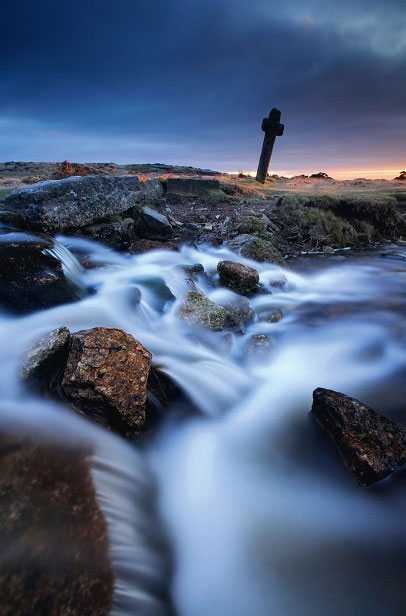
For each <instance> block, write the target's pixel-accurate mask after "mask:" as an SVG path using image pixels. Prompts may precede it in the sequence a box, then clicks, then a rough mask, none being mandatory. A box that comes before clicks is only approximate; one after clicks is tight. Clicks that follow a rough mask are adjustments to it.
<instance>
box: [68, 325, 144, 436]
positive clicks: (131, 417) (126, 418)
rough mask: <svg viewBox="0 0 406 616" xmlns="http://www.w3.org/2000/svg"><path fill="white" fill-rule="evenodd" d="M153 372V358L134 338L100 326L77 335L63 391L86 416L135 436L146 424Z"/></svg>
mask: <svg viewBox="0 0 406 616" xmlns="http://www.w3.org/2000/svg"><path fill="white" fill-rule="evenodd" d="M150 368H151V354H150V353H149V352H148V351H147V350H146V349H145V348H144V347H143V346H142V345H141V344H140V343H139V342H137V341H136V340H135V339H134V338H133V337H132V336H130V335H128V334H126V333H124V332H123V331H121V330H119V329H108V328H103V327H96V328H94V329H90V330H85V331H80V332H76V333H75V334H72V336H71V339H70V348H69V355H68V359H67V364H66V368H65V371H64V375H63V379H62V390H63V392H64V394H65V396H66V398H67V399H68V400H69V401H70V402H72V403H73V405H74V406H75V408H77V409H78V410H80V411H81V412H82V413H84V414H85V415H87V416H89V417H90V418H91V419H93V420H95V421H98V422H99V423H101V424H103V425H105V426H106V427H107V428H109V429H111V430H114V431H116V432H118V433H120V434H122V435H124V436H131V435H133V434H135V433H136V432H137V431H139V430H141V429H142V428H143V426H144V423H145V418H146V410H145V405H146V400H147V385H148V377H149V372H150Z"/></svg>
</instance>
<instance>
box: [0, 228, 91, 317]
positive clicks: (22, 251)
mask: <svg viewBox="0 0 406 616" xmlns="http://www.w3.org/2000/svg"><path fill="white" fill-rule="evenodd" d="M53 249H54V243H53V242H52V240H50V239H47V238H45V237H40V236H35V235H32V234H30V233H25V232H17V231H15V232H13V231H11V232H8V233H3V234H2V235H0V307H1V308H3V309H6V310H10V311H13V312H18V313H24V312H30V311H32V310H38V309H42V308H49V307H51V306H57V305H60V304H64V303H67V302H72V301H74V300H77V299H79V298H80V297H81V296H82V295H83V293H84V290H83V289H82V288H81V287H80V286H78V285H77V284H76V283H75V282H74V281H73V279H72V278H68V277H67V276H66V273H65V269H64V265H63V263H62V261H61V260H60V259H59V258H58V256H57V254H56V253H55V252H54V251H53ZM73 259H74V258H73V256H72V260H73Z"/></svg>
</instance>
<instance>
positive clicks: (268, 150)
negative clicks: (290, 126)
mask: <svg viewBox="0 0 406 616" xmlns="http://www.w3.org/2000/svg"><path fill="white" fill-rule="evenodd" d="M262 130H263V131H264V133H265V137H264V144H263V146H262V152H261V158H260V159H259V165H258V172H257V182H261V183H262V184H265V180H266V176H267V174H268V169H269V163H270V162H271V156H272V151H273V146H274V145H275V139H276V137H282V135H283V131H284V130H285V126H284V125H283V124H281V112H280V111H279V109H272V111H271V113H270V114H269V116H268V117H267V118H265V119H264V120H263V122H262Z"/></svg>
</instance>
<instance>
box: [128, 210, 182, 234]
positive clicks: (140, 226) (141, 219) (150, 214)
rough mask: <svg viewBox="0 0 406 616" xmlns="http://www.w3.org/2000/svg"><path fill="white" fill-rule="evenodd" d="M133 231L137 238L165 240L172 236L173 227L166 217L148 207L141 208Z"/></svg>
mask: <svg viewBox="0 0 406 616" xmlns="http://www.w3.org/2000/svg"><path fill="white" fill-rule="evenodd" d="M135 229H136V233H137V235H138V236H139V237H141V238H145V239H149V240H166V239H170V238H171V237H172V236H173V227H172V225H171V223H170V222H169V220H168V219H167V217H166V216H164V215H163V214H160V213H159V212H157V211H156V210H153V209H152V208H150V207H144V208H142V210H141V212H140V214H139V216H138V218H137V219H136V221H135Z"/></svg>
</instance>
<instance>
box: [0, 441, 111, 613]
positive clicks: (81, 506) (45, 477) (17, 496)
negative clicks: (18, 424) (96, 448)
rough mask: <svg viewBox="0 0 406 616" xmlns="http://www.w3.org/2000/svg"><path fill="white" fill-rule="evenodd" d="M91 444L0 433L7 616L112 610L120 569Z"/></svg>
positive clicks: (1, 582) (1, 584) (0, 573)
mask: <svg viewBox="0 0 406 616" xmlns="http://www.w3.org/2000/svg"><path fill="white" fill-rule="evenodd" d="M90 453H91V452H90V451H88V450H86V449H79V448H76V449H73V448H70V449H69V448H65V449H63V448H61V447H60V446H49V445H44V444H38V443H37V442H31V441H27V440H26V439H24V440H20V439H18V438H17V437H15V436H9V435H8V434H4V433H1V435H0V543H1V550H2V552H1V562H0V596H1V610H0V611H1V613H2V615H3V616H27V615H28V614H42V615H44V616H53V615H56V614H61V615H62V614H66V615H68V614H69V616H107V615H108V614H110V612H111V608H112V600H113V584H114V580H113V571H112V564H111V560H110V558H111V557H110V547H109V542H108V534H107V525H106V521H105V518H104V515H103V513H102V511H101V509H100V507H99V505H98V502H97V499H96V493H95V488H94V484H93V479H92V475H91V469H90V466H89V462H88V456H89V454H90Z"/></svg>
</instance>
